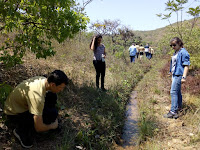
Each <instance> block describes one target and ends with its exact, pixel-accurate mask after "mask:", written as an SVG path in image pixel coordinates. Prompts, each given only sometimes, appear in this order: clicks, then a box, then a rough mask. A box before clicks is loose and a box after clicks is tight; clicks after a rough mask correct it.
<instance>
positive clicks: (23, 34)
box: [0, 0, 88, 66]
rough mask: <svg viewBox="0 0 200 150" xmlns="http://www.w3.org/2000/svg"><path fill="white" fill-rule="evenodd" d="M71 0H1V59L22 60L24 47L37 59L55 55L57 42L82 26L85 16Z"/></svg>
mask: <svg viewBox="0 0 200 150" xmlns="http://www.w3.org/2000/svg"><path fill="white" fill-rule="evenodd" d="M77 8H78V5H76V3H75V1H74V0H0V33H1V36H0V38H1V39H0V40H1V44H0V61H3V62H4V63H5V64H7V65H9V66H13V65H15V64H18V63H22V58H23V56H24V54H25V52H26V51H27V50H29V51H31V52H33V53H35V54H36V58H46V57H47V56H52V55H54V54H55V50H53V47H52V39H56V40H57V41H58V42H59V43H61V42H63V41H64V40H65V39H66V38H73V36H74V35H75V34H76V33H78V32H79V31H80V30H82V29H85V28H86V25H87V22H88V18H87V17H86V16H85V15H84V14H83V13H81V12H79V11H77V10H78V9H77Z"/></svg>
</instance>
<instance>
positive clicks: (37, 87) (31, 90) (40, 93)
mask: <svg viewBox="0 0 200 150" xmlns="http://www.w3.org/2000/svg"><path fill="white" fill-rule="evenodd" d="M45 81H46V78H45V77H40V76H36V77H33V78H30V79H27V80H25V81H23V82H22V83H20V84H19V85H17V86H16V88H15V89H14V90H13V91H12V92H11V93H10V95H9V96H8V98H7V99H6V101H5V105H4V112H5V114H7V115H17V114H19V113H23V112H25V111H28V110H29V112H30V113H31V114H34V115H42V112H43V108H44V102H45V95H46V89H45Z"/></svg>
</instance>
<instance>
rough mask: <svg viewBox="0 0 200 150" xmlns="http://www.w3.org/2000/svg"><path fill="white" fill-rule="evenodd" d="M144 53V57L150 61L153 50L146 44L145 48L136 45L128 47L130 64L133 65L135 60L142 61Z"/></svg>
mask: <svg viewBox="0 0 200 150" xmlns="http://www.w3.org/2000/svg"><path fill="white" fill-rule="evenodd" d="M144 53H145V55H146V58H147V59H149V60H150V59H151V58H152V57H153V54H154V49H153V48H152V47H150V46H149V43H147V44H146V45H145V46H143V45H142V44H141V45H137V44H135V43H133V44H132V45H131V46H130V47H129V55H130V62H133V63H134V62H135V59H136V58H137V59H139V60H142V57H143V55H144Z"/></svg>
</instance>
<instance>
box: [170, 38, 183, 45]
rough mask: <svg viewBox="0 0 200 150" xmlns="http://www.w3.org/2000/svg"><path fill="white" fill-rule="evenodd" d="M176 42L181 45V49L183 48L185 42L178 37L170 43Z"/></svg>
mask: <svg viewBox="0 0 200 150" xmlns="http://www.w3.org/2000/svg"><path fill="white" fill-rule="evenodd" d="M173 41H176V43H177V44H179V45H180V46H181V47H183V41H182V40H181V39H180V38H178V37H174V38H173V39H171V41H170V43H171V42H173Z"/></svg>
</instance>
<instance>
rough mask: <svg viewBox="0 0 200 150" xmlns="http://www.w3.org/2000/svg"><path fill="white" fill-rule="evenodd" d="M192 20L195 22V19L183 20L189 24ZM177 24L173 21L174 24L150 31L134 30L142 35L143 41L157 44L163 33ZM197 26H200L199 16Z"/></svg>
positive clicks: (138, 34)
mask: <svg viewBox="0 0 200 150" xmlns="http://www.w3.org/2000/svg"><path fill="white" fill-rule="evenodd" d="M192 22H193V19H191V20H185V21H183V25H184V24H187V23H190V24H192ZM179 24H180V22H179ZM176 26H177V25H176V23H173V24H172V25H168V26H166V27H163V28H159V29H156V30H150V31H137V30H136V31H134V33H135V34H136V35H137V36H140V37H142V39H143V41H146V42H149V43H152V45H154V46H156V45H157V44H158V42H159V40H160V39H161V38H162V37H163V35H165V34H166V33H167V32H168V30H169V28H172V27H176ZM196 26H197V27H200V19H199V18H198V20H197V23H196Z"/></svg>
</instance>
